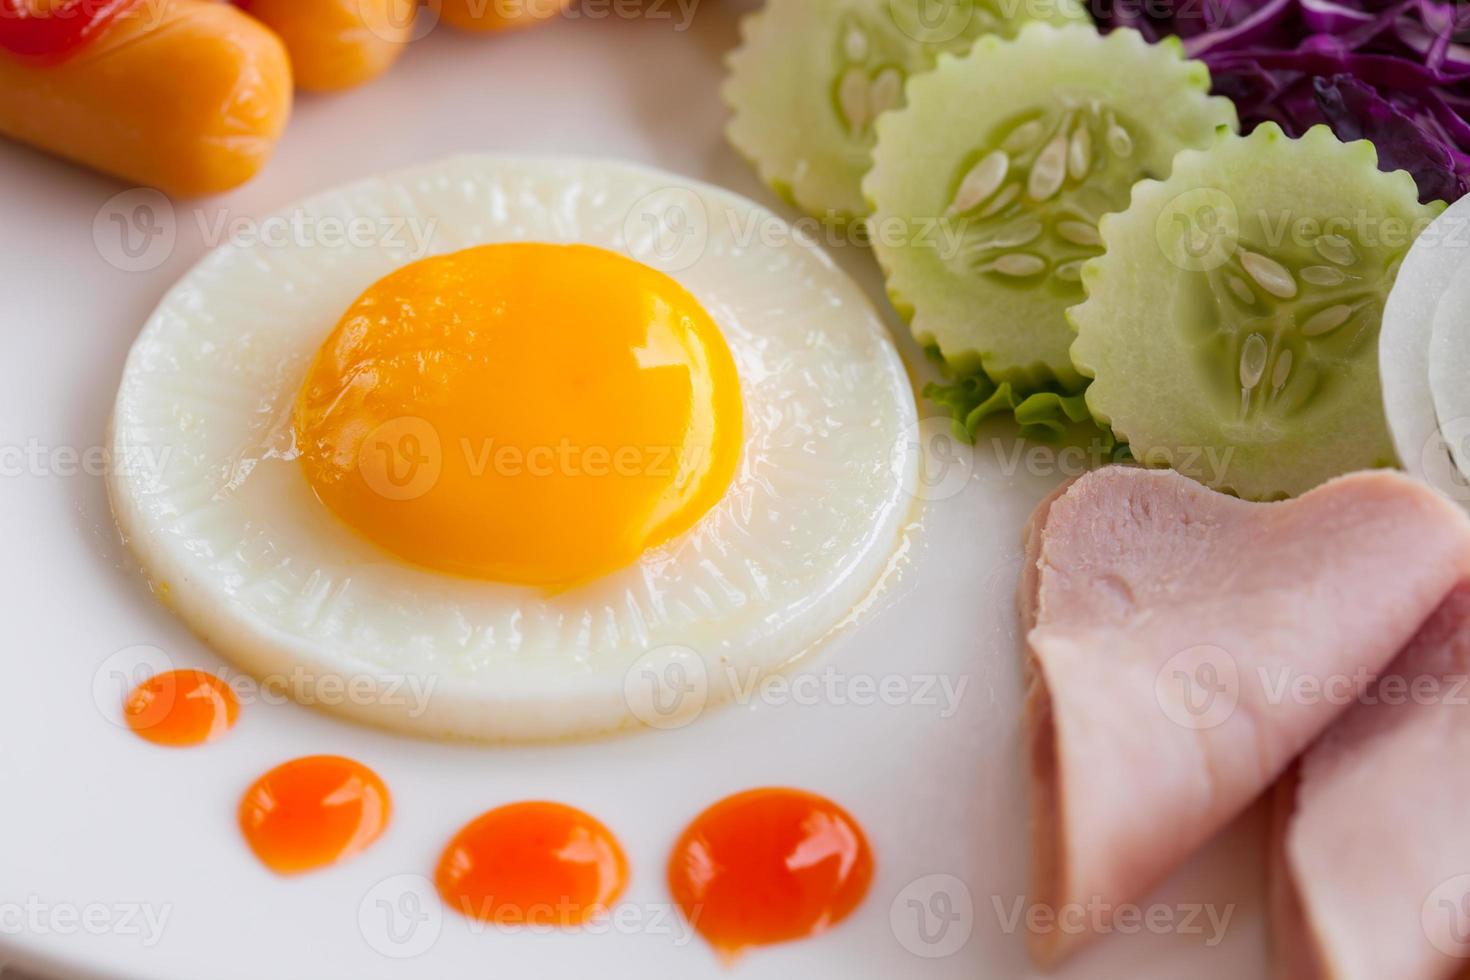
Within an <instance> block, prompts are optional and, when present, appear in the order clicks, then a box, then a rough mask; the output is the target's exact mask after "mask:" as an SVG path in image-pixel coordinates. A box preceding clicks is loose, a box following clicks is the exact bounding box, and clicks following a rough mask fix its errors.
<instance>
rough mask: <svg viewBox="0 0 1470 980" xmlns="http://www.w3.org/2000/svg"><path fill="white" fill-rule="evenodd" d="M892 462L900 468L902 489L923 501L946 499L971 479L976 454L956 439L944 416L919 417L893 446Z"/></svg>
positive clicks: (949, 423) (961, 488)
mask: <svg viewBox="0 0 1470 980" xmlns="http://www.w3.org/2000/svg"><path fill="white" fill-rule="evenodd" d="M893 463H894V465H895V466H899V467H902V469H901V472H902V474H903V477H902V479H903V489H904V492H905V493H907V494H908V495H909V496H911V497H913V498H915V499H917V500H924V501H933V500H948V499H949V498H951V497H953V496H954V495H955V494H957V493H959V492H960V491H961V490H963V489H964V488H965V486H966V485H967V484H968V483H969V482H970V476H971V475H972V474H973V473H974V470H975V456H974V453H972V452H970V450H969V448H968V447H962V446H960V445H959V444H958V442H957V441H956V440H955V437H954V432H953V429H952V424H951V422H950V420H949V419H946V418H938V417H934V418H927V419H920V420H919V421H918V422H915V423H914V424H913V425H911V426H909V427H908V428H907V429H905V430H904V434H903V436H902V438H900V439H899V441H898V443H897V444H896V445H895V446H894V450H893Z"/></svg>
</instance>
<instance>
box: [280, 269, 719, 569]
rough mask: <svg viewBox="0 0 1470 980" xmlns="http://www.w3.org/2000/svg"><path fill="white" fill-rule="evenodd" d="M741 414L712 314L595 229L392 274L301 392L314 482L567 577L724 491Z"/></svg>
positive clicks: (431, 550) (414, 552)
mask: <svg viewBox="0 0 1470 980" xmlns="http://www.w3.org/2000/svg"><path fill="white" fill-rule="evenodd" d="M742 425H743V416H742V403H741V398H740V388H739V379H738V377H737V375H736V371H735V364H734V360H733V358H732V357H731V355H730V351H729V348H728V347H727V346H726V344H725V341H724V338H723V336H722V335H721V333H720V330H719V328H718V327H717V326H716V325H715V323H714V321H713V320H711V319H710V317H709V315H708V314H707V313H706V312H705V311H704V310H703V309H702V308H701V307H700V305H699V303H698V302H697V301H696V300H695V299H694V297H692V296H691V295H690V294H689V293H688V292H687V291H686V290H685V289H684V288H683V287H681V286H680V285H679V284H678V283H676V282H674V281H673V280H672V279H670V278H669V277H668V276H666V275H664V274H663V273H661V272H658V271H655V270H653V269H650V268H648V267H647V266H644V265H641V264H639V263H637V262H634V261H633V260H631V259H628V258H625V257H623V256H620V255H617V254H615V253H612V252H608V251H605V250H603V249H598V248H592V247H589V246H582V245H570V246H568V245H546V244H531V243H513V244H501V245H484V246H480V247H477V248H471V249H466V250H464V251H461V252H456V253H453V254H450V255H442V256H436V257H433V258H428V259H424V260H422V261H420V262H415V263H413V264H411V265H408V266H405V267H404V268H401V269H399V270H397V271H396V272H393V273H391V274H389V275H388V276H386V277H384V278H383V279H381V280H380V281H378V282H377V283H376V284H374V285H373V286H372V287H370V288H369V289H368V290H367V292H365V293H363V294H362V296H360V297H358V299H357V301H356V302H354V303H353V304H352V306H351V307H350V308H349V309H348V310H347V312H346V314H345V315H344V316H343V317H342V319H341V321H340V322H339V323H338V324H337V327H336V329H335V330H333V331H332V333H331V335H330V336H329V337H328V338H327V340H326V342H325V343H324V344H323V345H322V348H321V350H320V352H319V353H318V354H317V357H316V360H315V361H314V362H313V363H312V365H311V367H310V369H309V371H308V373H307V377H306V381H305V384H304V385H303V387H302V389H301V393H300V396H299V398H298V399H297V403H296V412H295V430H296V437H297V447H298V450H299V452H300V457H301V461H302V463H303V466H304V468H305V472H306V477H307V479H308V481H309V482H310V484H311V486H312V488H313V490H314V491H315V492H316V495H317V496H318V498H320V499H321V500H322V501H323V502H324V503H325V504H326V505H327V506H328V507H329V508H330V509H331V510H332V511H333V512H335V513H336V514H337V515H338V516H339V517H340V518H341V519H342V520H343V521H344V522H345V523H346V524H347V525H349V526H350V527H352V528H354V529H355V530H356V531H357V532H358V533H359V534H361V535H362V536H364V537H366V538H367V539H369V540H371V541H373V542H375V543H376V544H377V545H379V546H380V547H382V548H385V549H387V550H388V551H391V552H393V553H394V554H396V555H399V556H401V557H403V558H405V559H407V560H409V561H411V562H414V563H416V564H419V565H423V566H426V567H429V568H433V569H437V570H439V571H444V572H450V573H455V574H461V575H467V576H472V577H478V578H487V579H494V580H497V581H502V582H510V583H518V584H526V585H536V586H542V587H547V588H560V587H565V586H568V585H573V584H576V583H577V582H579V581H585V580H587V579H590V578H592V577H594V576H597V575H599V574H602V573H604V572H608V571H611V570H614V569H617V568H620V567H622V566H624V565H627V564H629V563H631V562H633V561H634V560H636V559H637V558H638V556H639V555H640V554H642V553H643V552H644V551H645V550H646V549H648V548H649V547H652V546H654V545H657V544H659V543H661V542H663V541H666V540H668V539H669V538H672V537H674V536H675V535H677V534H679V533H680V532H682V531H685V530H687V529H688V528H689V527H691V526H693V524H694V523H695V522H696V521H698V520H699V518H700V517H701V516H703V515H704V514H705V513H706V512H707V511H708V510H709V509H710V508H711V507H712V506H713V505H714V504H715V503H716V502H717V501H718V500H719V499H720V498H721V497H722V496H723V495H724V492H725V490H726V488H727V487H728V486H729V483H730V481H731V479H732V478H733V476H734V473H735V467H736V464H737V462H738V459H739V453H740V445H741V433H742Z"/></svg>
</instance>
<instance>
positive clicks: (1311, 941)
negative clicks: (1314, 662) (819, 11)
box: [1271, 586, 1470, 980]
mask: <svg viewBox="0 0 1470 980" xmlns="http://www.w3.org/2000/svg"><path fill="white" fill-rule="evenodd" d="M1467 678H1470V586H1461V587H1460V588H1458V589H1456V590H1455V591H1454V592H1453V593H1451V594H1450V597H1449V598H1448V599H1446V600H1445V602H1444V604H1443V605H1442V606H1441V607H1440V608H1439V610H1438V611H1437V612H1436V613H1435V614H1434V616H1433V617H1432V618H1431V619H1430V620H1429V622H1428V623H1426V624H1425V625H1424V627H1423V629H1421V630H1420V631H1419V634H1418V636H1416V637H1415V638H1414V640H1413V641H1412V642H1411V643H1410V644H1409V647H1408V649H1406V650H1405V651H1404V652H1403V654H1402V655H1401V656H1400V657H1399V659H1398V660H1396V661H1395V662H1394V663H1393V665H1392V666H1391V667H1390V668H1389V670H1388V672H1387V673H1385V674H1384V675H1383V677H1382V678H1381V679H1380V680H1379V682H1378V683H1377V685H1376V686H1375V687H1374V688H1373V689H1372V690H1370V692H1369V693H1368V696H1367V697H1365V698H1364V700H1363V703H1361V704H1358V705H1356V706H1354V707H1353V708H1351V709H1350V710H1349V711H1348V712H1347V713H1346V714H1344V715H1343V717H1342V720H1341V721H1339V722H1338V723H1337V724H1335V725H1334V726H1333V727H1332V728H1331V729H1329V730H1328V731H1327V734H1325V735H1323V736H1322V738H1321V739H1320V740H1319V741H1318V742H1317V743H1316V744H1315V745H1313V746H1312V748H1311V749H1310V750H1309V751H1308V752H1307V754H1306V756H1305V757H1304V758H1303V760H1302V762H1301V764H1300V766H1298V767H1296V768H1297V770H1298V772H1297V773H1295V778H1293V779H1291V780H1284V781H1283V782H1282V783H1281V785H1280V786H1279V787H1278V788H1277V793H1276V799H1275V800H1274V806H1275V809H1276V811H1277V814H1278V819H1277V820H1276V821H1275V827H1276V830H1277V833H1276V834H1274V835H1273V837H1274V840H1273V847H1272V851H1273V855H1274V863H1273V875H1272V882H1271V884H1272V889H1271V891H1272V938H1273V946H1274V947H1275V960H1276V966H1277V970H1276V972H1277V975H1278V976H1279V977H1281V978H1282V980H1327V978H1330V980H1387V978H1392V980H1444V978H1448V977H1453V976H1457V975H1459V974H1460V973H1461V971H1463V970H1464V969H1465V968H1466V966H1467V964H1470V961H1467V959H1466V957H1470V683H1467Z"/></svg>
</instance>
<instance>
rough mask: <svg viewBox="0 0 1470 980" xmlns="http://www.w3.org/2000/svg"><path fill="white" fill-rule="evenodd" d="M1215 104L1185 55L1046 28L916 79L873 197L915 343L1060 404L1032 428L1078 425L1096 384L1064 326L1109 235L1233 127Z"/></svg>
mask: <svg viewBox="0 0 1470 980" xmlns="http://www.w3.org/2000/svg"><path fill="white" fill-rule="evenodd" d="M1209 87H1210V77H1209V72H1208V71H1207V70H1206V69H1205V67H1204V66H1203V65H1202V64H1199V63H1198V62H1192V61H1188V60H1186V59H1185V58H1184V57H1183V55H1182V53H1181V46H1180V45H1179V43H1178V42H1177V41H1175V40H1172V39H1171V40H1168V41H1165V42H1162V43H1160V44H1157V45H1149V44H1147V43H1145V42H1144V40H1143V39H1142V38H1141V37H1140V36H1139V35H1138V34H1137V33H1136V32H1133V31H1122V30H1120V31H1115V32H1114V33H1113V34H1111V35H1109V36H1107V37H1099V36H1098V35H1097V34H1096V33H1095V32H1094V31H1092V30H1091V29H1089V28H1086V27H1076V26H1072V27H1063V28H1053V27H1048V26H1045V25H1039V24H1031V25H1028V26H1027V27H1025V28H1024V29H1023V30H1022V31H1021V33H1020V34H1019V35H1018V36H1017V37H1016V38H1015V40H1011V41H1005V40H1002V39H1000V38H996V37H986V38H982V39H981V40H979V41H977V42H976V44H975V45H974V47H973V48H972V50H971V51H970V52H969V53H968V54H967V55H965V56H964V57H953V56H944V57H942V58H941V59H940V61H939V64H938V66H937V67H936V68H935V69H934V70H933V71H932V72H929V73H928V74H925V75H921V76H918V77H916V78H915V79H914V80H913V81H912V83H911V84H910V85H909V89H908V106H907V107H906V108H904V109H902V110H900V111H897V112H893V113H889V114H887V115H885V116H884V117H882V118H881V119H879V120H878V123H877V130H878V144H877V147H876V149H875V150H874V167H873V170H872V171H871V172H870V173H869V174H868V177H867V178H866V180H865V181H864V184H863V188H864V191H865V193H866V194H867V195H868V197H869V198H870V199H871V201H872V204H873V209H874V213H873V216H872V218H871V219H870V222H869V224H870V229H871V236H872V239H873V248H874V251H875V253H876V254H877V257H878V260H879V262H880V263H881V264H882V265H883V268H884V270H885V272H886V273H887V276H888V290H889V295H890V297H891V298H892V300H893V303H894V305H895V307H896V308H897V309H898V310H899V312H900V313H902V314H904V315H905V316H908V317H910V318H911V327H912V329H913V332H914V335H915V336H916V337H917V338H918V339H919V341H920V342H921V343H924V344H926V345H934V346H937V347H938V348H939V350H940V352H941V353H942V355H943V358H944V361H945V363H946V364H947V365H948V367H949V368H950V370H951V372H952V373H953V374H955V375H960V376H963V375H967V374H974V373H976V372H979V371H982V370H983V372H984V374H985V375H986V377H988V378H989V379H990V380H991V381H993V382H994V383H995V384H996V385H997V386H1000V385H1008V386H1009V388H1010V391H1011V394H1010V395H1009V396H1007V397H1010V398H1012V399H1018V400H1017V407H1019V405H1020V404H1021V403H1022V402H1023V401H1024V396H1026V395H1030V394H1034V393H1036V392H1049V393H1051V395H1052V396H1054V397H1050V398H1047V399H1044V400H1043V401H1042V402H1039V403H1037V406H1038V407H1037V411H1038V413H1040V412H1041V406H1043V405H1045V406H1046V407H1047V411H1048V412H1049V413H1050V415H1049V417H1050V418H1052V419H1055V418H1057V417H1058V413H1060V415H1062V416H1066V415H1068V414H1069V413H1068V411H1067V409H1066V408H1064V407H1063V406H1062V404H1061V402H1060V399H1061V398H1062V397H1063V396H1067V395H1075V394H1076V393H1077V392H1078V391H1079V390H1080V389H1081V388H1082V387H1083V386H1084V384H1085V382H1084V379H1083V377H1082V376H1081V375H1080V374H1079V373H1078V372H1077V370H1076V369H1075V368H1074V367H1073V365H1072V361H1071V357H1070V356H1069V353H1068V350H1069V348H1070V346H1071V342H1072V331H1071V329H1070V327H1069V326H1068V324H1067V321H1066V316H1065V313H1066V310H1067V308H1068V307H1069V306H1071V305H1073V304H1075V303H1078V302H1081V300H1082V299H1083V294H1082V287H1081V281H1080V274H1081V268H1082V264H1083V263H1084V262H1085V261H1086V260H1088V259H1090V258H1093V257H1095V256H1097V255H1098V254H1099V253H1100V252H1101V251H1102V245H1101V239H1100V238H1099V236H1098V231H1097V223H1098V220H1099V219H1100V218H1101V217H1102V216H1103V215H1104V214H1107V213H1109V212H1112V211H1116V210H1120V209H1121V208H1123V207H1125V206H1126V205H1127V203H1128V191H1129V188H1131V187H1132V186H1133V184H1134V183H1135V182H1136V181H1138V180H1139V179H1140V178H1144V177H1149V176H1164V175H1166V174H1167V173H1168V170H1169V165H1170V163H1171V162H1172V160H1173V159H1174V155H1175V154H1176V153H1177V152H1178V151H1179V150H1180V149H1183V148H1186V147H1203V146H1208V145H1209V144H1210V143H1211V142H1212V141H1213V140H1214V138H1215V133H1216V130H1217V129H1219V128H1221V127H1228V128H1234V127H1235V124H1236V117H1235V110H1234V108H1233V107H1232V106H1231V104H1230V102H1229V101H1228V100H1226V99H1221V98H1211V97H1209V96H1208V95H1207V94H1206V93H1207V92H1208V90H1209ZM1073 404H1075V403H1073ZM1074 411H1075V409H1074ZM1035 417H1040V416H1039V415H1038V416H1032V415H1031V414H1030V411H1029V406H1028V413H1027V415H1026V418H1035ZM1023 421H1024V420H1023ZM1033 424H1035V423H1033Z"/></svg>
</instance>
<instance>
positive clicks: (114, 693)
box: [92, 644, 174, 726]
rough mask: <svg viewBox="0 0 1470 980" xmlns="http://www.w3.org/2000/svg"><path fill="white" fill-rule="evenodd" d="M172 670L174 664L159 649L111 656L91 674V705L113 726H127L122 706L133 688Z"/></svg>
mask: <svg viewBox="0 0 1470 980" xmlns="http://www.w3.org/2000/svg"><path fill="white" fill-rule="evenodd" d="M173 669H174V663H173V660H172V659H171V658H170V657H169V655H168V654H167V653H164V652H163V651H162V650H161V649H159V648H158V647H155V646H149V645H147V644H139V645H137V646H131V647H124V648H123V649H121V650H118V651H117V652H116V653H113V654H110V655H109V656H108V657H107V659H105V660H103V661H102V663H100V664H98V665H97V669H96V670H95V671H94V672H93V673H92V701H93V703H94V704H96V705H97V710H98V711H99V712H101V714H102V717H104V718H106V719H107V720H108V721H110V722H112V723H113V724H114V725H118V726H126V725H127V719H126V718H125V717H124V715H123V705H124V704H125V703H126V702H127V698H128V695H129V694H131V693H132V691H133V688H135V687H137V686H138V685H139V684H142V683H143V682H144V681H146V680H148V679H149V678H150V677H154V676H156V675H158V674H164V673H167V672H168V671H170V670H173ZM158 710H159V711H160V713H166V712H167V710H168V708H167V706H162V707H160V708H159V709H158Z"/></svg>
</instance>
